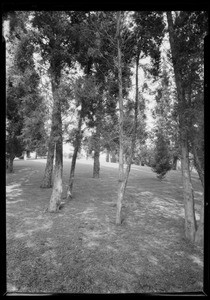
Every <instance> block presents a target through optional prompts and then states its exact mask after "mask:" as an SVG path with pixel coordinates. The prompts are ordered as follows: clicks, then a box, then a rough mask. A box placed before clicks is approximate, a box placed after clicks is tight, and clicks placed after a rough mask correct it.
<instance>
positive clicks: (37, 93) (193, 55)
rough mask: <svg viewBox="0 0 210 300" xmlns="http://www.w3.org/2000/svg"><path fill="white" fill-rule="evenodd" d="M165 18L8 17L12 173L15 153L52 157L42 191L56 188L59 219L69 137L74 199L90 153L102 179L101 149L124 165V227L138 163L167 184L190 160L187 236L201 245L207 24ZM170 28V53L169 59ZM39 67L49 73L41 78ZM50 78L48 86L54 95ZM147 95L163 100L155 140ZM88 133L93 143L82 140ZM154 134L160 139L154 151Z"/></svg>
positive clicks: (196, 18) (176, 15) (142, 14)
mask: <svg viewBox="0 0 210 300" xmlns="http://www.w3.org/2000/svg"><path fill="white" fill-rule="evenodd" d="M166 15H167V24H166V23H165V21H166V19H165V18H164V14H163V12H161V11H160V12H156V11H139V12H109V11H106V12H105V11H47V12H46V11H40V12H39V11H36V12H14V13H10V14H8V15H7V16H6V17H5V19H8V21H9V24H10V27H9V28H10V30H9V31H8V34H9V39H8V42H7V49H8V53H9V52H10V54H9V55H10V58H11V61H12V63H11V62H10V63H8V66H9V67H8V70H7V120H6V126H7V152H8V154H9V155H10V171H12V162H13V159H14V157H15V155H19V154H21V152H22V150H27V149H28V150H29V149H30V150H36V151H37V152H39V151H40V152H43V151H45V150H48V151H47V152H48V157H47V164H46V169H45V174H44V178H43V181H42V187H52V185H53V193H52V197H51V200H50V205H49V211H58V209H59V206H60V202H61V195H62V159H63V155H62V145H63V137H64V132H65V136H67V140H69V141H70V142H72V144H73V146H74V154H73V158H72V165H71V171H70V178H69V185H68V188H67V198H68V197H69V196H70V195H72V188H73V181H74V173H75V166H76V159H77V153H78V151H79V149H81V147H83V146H84V145H86V148H87V152H88V151H89V152H90V151H94V156H93V158H94V162H93V177H94V178H98V177H99V176H100V152H101V151H102V150H106V151H107V161H109V160H110V156H111V161H119V187H118V201H117V203H118V204H117V216H116V223H117V224H120V223H121V217H120V211H121V206H122V201H123V197H124V194H125V190H126V184H127V181H128V177H129V172H130V169H131V164H132V163H133V162H136V163H142V164H143V163H144V162H146V163H147V164H148V165H150V166H152V167H153V169H154V170H156V171H157V173H158V174H160V176H164V175H165V172H166V171H167V170H169V168H170V167H171V166H172V167H173V168H174V169H175V168H176V161H177V159H178V158H179V157H181V160H182V176H183V186H184V199H185V212H186V224H185V227H186V236H187V237H188V238H189V239H191V240H195V239H196V240H198V239H200V237H198V236H200V234H199V235H197V234H196V233H195V232H196V222H195V214H194V202H193V187H192V183H191V178H190V168H189V154H193V160H194V165H195V167H196V169H197V172H198V174H199V177H200V179H201V182H202V184H203V185H204V126H203V114H204V112H203V110H204V102H203V80H204V78H203V77H204V75H203V65H204V60H203V47H204V37H205V34H206V33H207V29H206V27H207V26H206V23H207V16H206V13H205V12H187V11H185V12H183V11H179V12H173V13H172V12H167V14H166ZM167 25H168V33H169V41H170V46H171V52H168V53H166V54H164V55H163V53H164V49H163V48H164V47H163V44H164V43H165V41H163V37H165V38H166V39H167ZM164 35H165V36H164ZM36 57H39V62H37V61H36ZM171 59H172V60H171ZM144 60H147V61H148V63H147V64H144ZM171 62H172V65H170V64H171ZM37 64H38V65H39V67H40V69H42V68H43V69H45V72H43V73H42V74H41V72H39V69H38V67H37ZM76 66H79V69H80V70H79V71H78V70H76ZM74 69H75V70H76V71H75V72H77V73H80V72H81V74H79V75H78V77H79V78H77V80H74V79H72V77H73V76H72V72H73V70H74ZM43 78H48V81H49V84H48V86H47V87H46V91H45V92H44V88H43V85H42V84H41V82H43ZM132 78H133V81H132ZM174 79H175V82H176V89H175V88H174ZM152 86H153V89H154V90H153V92H151V91H150V89H151V88H152ZM145 94H148V95H149V94H150V96H153V97H155V101H156V105H155V108H154V109H153V113H154V117H155V126H154V128H153V130H151V131H148V132H147V131H146V117H147V116H146V110H147V99H146V97H145ZM47 96H49V97H51V99H52V103H51V104H50V103H49V101H48V99H47ZM72 116H73V117H72ZM64 117H65V118H66V119H67V120H66V121H65V122H66V123H65V122H64V123H63V119H64ZM68 118H69V119H68ZM70 118H72V120H73V121H69V120H70ZM49 121H50V122H49ZM68 122H69V124H70V123H71V129H69V127H68ZM49 123H50V129H51V130H49ZM84 127H85V130H84ZM85 131H86V132H88V136H86V137H85V138H84V139H83V137H84V132H85ZM149 136H153V139H151V145H149V146H148V144H147V143H146V140H147V139H148V137H149ZM155 136H156V139H155ZM155 140H156V142H155ZM155 146H156V150H154V149H155ZM54 155H55V170H54V183H53V182H52V174H53V160H54ZM125 163H126V165H127V167H126V168H125V169H124V164H125ZM201 223H202V221H201ZM195 236H196V238H195Z"/></svg>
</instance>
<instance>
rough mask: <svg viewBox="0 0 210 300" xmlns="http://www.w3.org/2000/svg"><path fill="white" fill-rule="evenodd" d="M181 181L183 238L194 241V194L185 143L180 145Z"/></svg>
mask: <svg viewBox="0 0 210 300" xmlns="http://www.w3.org/2000/svg"><path fill="white" fill-rule="evenodd" d="M181 150H182V157H181V167H182V179H183V190H184V206H185V236H186V238H188V239H189V240H190V241H194V239H195V232H196V219H195V209H194V193H193V187H192V182H191V177H190V166H189V151H188V147H187V143H185V144H184V143H182V148H181Z"/></svg>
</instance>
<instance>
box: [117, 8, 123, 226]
mask: <svg viewBox="0 0 210 300" xmlns="http://www.w3.org/2000/svg"><path fill="white" fill-rule="evenodd" d="M120 23H121V12H120V11H118V12H117V32H116V37H117V51H118V86H119V112H120V116H119V143H120V147H119V181H118V196H117V213H116V224H121V209H122V200H123V196H124V192H125V181H124V163H123V152H124V151H123V95H122V65H121V64H122V61H121V46H120V39H121V37H120Z"/></svg>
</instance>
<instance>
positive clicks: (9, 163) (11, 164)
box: [8, 155, 15, 173]
mask: <svg viewBox="0 0 210 300" xmlns="http://www.w3.org/2000/svg"><path fill="white" fill-rule="evenodd" d="M14 158H15V156H14V155H10V157H9V161H8V171H9V173H13V172H14V169H13V162H14Z"/></svg>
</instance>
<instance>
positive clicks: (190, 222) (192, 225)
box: [167, 11, 196, 242]
mask: <svg viewBox="0 0 210 300" xmlns="http://www.w3.org/2000/svg"><path fill="white" fill-rule="evenodd" d="M167 21H168V30H169V41H170V46H171V55H172V62H173V67H174V74H175V82H176V88H177V95H178V104H179V132H180V137H181V151H182V158H181V167H182V181H183V193H184V207H185V235H186V238H188V239H189V240H190V241H192V242H194V238H195V231H196V220H195V210H194V195H193V188H192V184H191V178H190V171H189V151H188V136H187V130H186V126H187V124H186V120H185V118H184V112H185V109H186V99H185V92H184V89H183V87H182V76H181V72H180V63H179V52H178V50H177V47H176V40H175V33H174V28H173V19H172V13H171V11H167Z"/></svg>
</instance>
